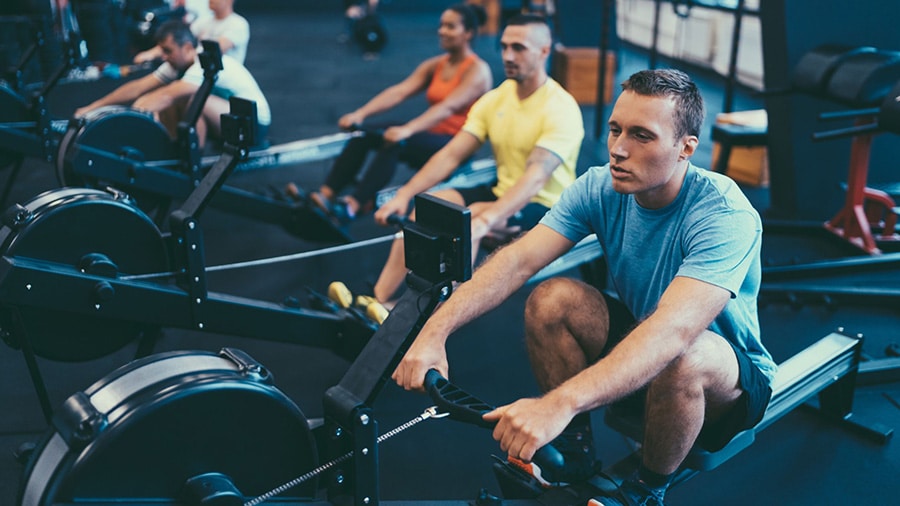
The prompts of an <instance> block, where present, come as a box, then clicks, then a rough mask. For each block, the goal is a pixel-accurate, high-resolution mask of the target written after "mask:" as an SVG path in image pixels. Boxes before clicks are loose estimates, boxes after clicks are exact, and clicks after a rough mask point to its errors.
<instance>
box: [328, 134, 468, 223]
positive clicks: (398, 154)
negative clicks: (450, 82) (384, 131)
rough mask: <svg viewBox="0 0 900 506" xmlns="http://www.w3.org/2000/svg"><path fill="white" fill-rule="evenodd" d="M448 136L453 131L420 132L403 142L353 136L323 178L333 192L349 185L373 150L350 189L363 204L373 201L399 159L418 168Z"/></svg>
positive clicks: (390, 176)
mask: <svg viewBox="0 0 900 506" xmlns="http://www.w3.org/2000/svg"><path fill="white" fill-rule="evenodd" d="M451 138H453V136H452V135H444V134H433V133H430V132H419V133H417V134H414V135H412V136H410V137H409V138H408V139H406V140H405V141H403V142H402V143H399V144H392V145H390V146H385V145H384V141H383V140H382V137H381V135H377V134H369V133H367V134H365V135H363V136H361V137H354V138H353V139H350V141H349V142H347V145H346V146H344V150H343V151H342V152H341V154H340V155H339V156H338V157H337V159H335V161H334V165H333V166H332V167H331V171H330V172H329V173H328V176H327V177H326V178H325V185H326V186H328V187H329V188H331V189H332V190H334V192H335V193H336V194H337V193H340V192H341V190H343V189H344V188H346V187H347V186H349V185H351V184H352V183H353V182H354V180H355V179H356V177H357V175H358V174H359V173H360V172H361V171H362V170H363V165H364V164H365V162H366V158H367V157H368V156H369V152H370V151H375V157H374V158H373V159H372V162H371V163H370V164H369V167H368V169H366V171H365V173H364V174H363V176H362V179H361V180H360V181H359V184H358V185H357V186H356V188H355V189H354V191H353V192H352V193H351V195H352V197H353V198H354V199H356V201H357V202H359V203H360V205H362V206H365V205H367V204H369V203H371V202H374V200H375V195H376V194H377V193H378V190H380V189H382V188H384V187H385V186H386V185H387V184H388V183H389V182H390V181H391V179H392V178H393V177H394V173H395V172H396V171H397V164H398V163H399V162H404V163H406V164H407V165H409V166H410V167H411V168H413V169H415V170H418V169H419V168H421V167H422V166H423V165H425V162H427V161H428V159H429V158H431V156H432V155H434V154H435V153H437V152H438V151H439V150H440V149H441V148H442V147H444V145H446V144H447V143H448V142H450V139H451Z"/></svg>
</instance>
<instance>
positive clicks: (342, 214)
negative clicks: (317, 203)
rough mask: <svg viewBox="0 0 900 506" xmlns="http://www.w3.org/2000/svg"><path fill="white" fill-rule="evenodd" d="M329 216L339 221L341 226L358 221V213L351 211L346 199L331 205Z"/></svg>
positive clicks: (338, 200)
mask: <svg viewBox="0 0 900 506" xmlns="http://www.w3.org/2000/svg"><path fill="white" fill-rule="evenodd" d="M328 215H329V216H330V217H331V218H333V219H335V220H337V221H338V223H340V224H341V225H347V224H349V223H350V222H351V221H353V220H355V219H356V213H355V212H353V211H351V210H350V206H349V205H348V204H347V201H346V200H344V199H337V200H335V201H334V202H333V203H332V204H331V209H330V210H329V211H328Z"/></svg>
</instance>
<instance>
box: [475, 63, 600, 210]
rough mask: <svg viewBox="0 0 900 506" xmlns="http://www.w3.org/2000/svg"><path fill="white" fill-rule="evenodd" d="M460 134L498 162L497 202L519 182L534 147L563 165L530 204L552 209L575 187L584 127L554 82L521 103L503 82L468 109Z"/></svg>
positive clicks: (513, 88)
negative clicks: (485, 147)
mask: <svg viewBox="0 0 900 506" xmlns="http://www.w3.org/2000/svg"><path fill="white" fill-rule="evenodd" d="M463 130H465V131H467V132H469V133H470V134H472V135H474V136H475V137H477V138H478V140H479V141H481V142H485V141H487V140H490V142H491V148H492V149H493V152H494V159H495V160H496V162H497V185H496V186H494V188H493V191H494V194H495V195H497V197H501V196H503V194H504V193H505V192H506V191H507V190H509V189H510V188H511V187H512V186H513V185H514V184H515V183H516V181H518V179H519V178H520V177H522V175H523V174H524V173H525V162H526V160H528V155H529V154H530V153H531V151H532V150H533V149H534V148H535V147H536V146H539V147H541V148H544V149H546V150H548V151H550V152H552V153H554V154H555V155H556V156H558V157H559V159H560V160H562V163H561V164H560V166H559V167H557V168H556V170H555V171H554V172H553V174H552V176H551V177H550V179H549V180H548V181H547V184H545V185H544V187H543V188H542V189H541V191H539V192H538V194H537V195H535V196H534V197H532V198H531V201H532V202H537V203H539V204H543V205H545V206H547V207H550V206H552V205H553V204H554V203H556V201H557V200H559V196H560V194H561V193H562V191H563V189H565V188H566V187H567V186H569V185H570V184H572V182H573V181H575V164H576V163H577V161H578V151H579V149H580V148H581V141H582V140H583V139H584V121H583V120H582V118H581V109H580V108H579V107H578V103H576V102H575V99H574V98H572V95H570V94H569V92H567V91H566V90H564V89H563V87H562V86H560V85H559V83H557V82H556V81H554V80H553V79H550V78H547V82H546V83H544V84H543V86H541V87H540V88H538V89H537V90H535V92H534V93H532V94H531V96H529V97H528V98H526V99H525V100H522V101H520V100H519V97H518V96H516V82H515V81H513V80H510V79H507V80H506V81H504V82H503V83H501V84H500V86H498V87H496V88H494V89H493V90H491V91H489V92H487V93H486V94H485V95H484V96H482V97H481V98H480V99H478V101H477V102H475V103H474V104H473V105H472V109H471V110H469V115H468V117H467V119H466V124H465V125H463Z"/></svg>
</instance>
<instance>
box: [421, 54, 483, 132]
mask: <svg viewBox="0 0 900 506" xmlns="http://www.w3.org/2000/svg"><path fill="white" fill-rule="evenodd" d="M477 58H478V57H477V56H476V55H475V54H470V55H469V56H467V57H466V59H465V60H463V61H462V62H460V64H459V67H458V68H457V69H456V73H455V74H453V76H452V77H450V79H447V80H443V79H441V73H442V71H443V70H444V65H445V64H446V63H447V62H448V61H449V59H450V56H449V55H446V56H444V57H443V58H441V59H440V61H438V64H437V65H436V66H435V68H434V73H433V74H432V76H431V83H430V84H429V85H428V90H426V91H425V98H426V99H427V100H428V103H429V104H432V105H434V104H436V103H438V102H440V101H442V100H444V99H445V98H447V95H449V94H450V93H451V92H452V91H453V90H454V89H456V87H457V86H459V83H460V81H462V76H463V74H465V73H466V70H467V69H468V68H469V67H471V66H472V65H473V64H474V63H475V60H476V59H477ZM470 107H472V104H468V105H467V106H466V109H465V110H463V111H459V112H457V113H456V114H453V115H452V116H450V117H449V118H446V119H444V120H443V121H441V122H440V123H438V124H437V125H435V126H433V127H432V128H431V129H429V130H428V131H429V132H431V133H435V134H446V135H456V132H459V129H460V128H462V126H463V124H464V123H465V122H466V114H468V113H469V108H470Z"/></svg>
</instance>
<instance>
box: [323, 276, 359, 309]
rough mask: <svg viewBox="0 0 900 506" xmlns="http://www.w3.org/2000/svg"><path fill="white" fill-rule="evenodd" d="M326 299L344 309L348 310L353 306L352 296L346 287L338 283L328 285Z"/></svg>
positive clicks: (333, 282)
mask: <svg viewBox="0 0 900 506" xmlns="http://www.w3.org/2000/svg"><path fill="white" fill-rule="evenodd" d="M328 298H329V299H331V300H332V301H334V303H335V304H337V305H338V306H340V307H342V308H344V309H347V308H349V307H350V305H351V304H353V294H352V293H350V289H349V288H347V285H345V284H344V283H341V282H340V281H332V282H331V284H330V285H328Z"/></svg>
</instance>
